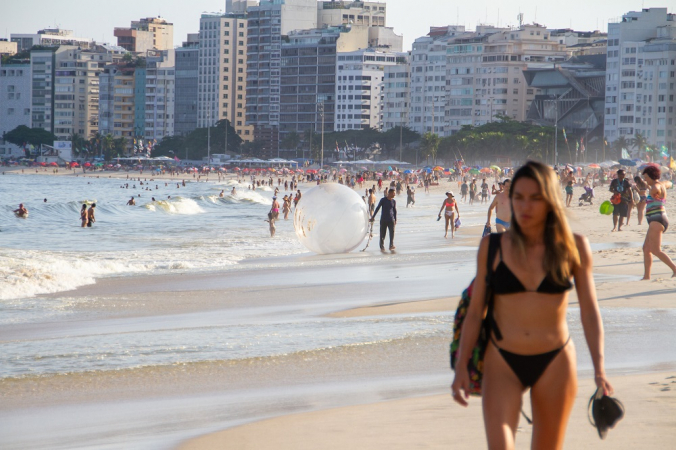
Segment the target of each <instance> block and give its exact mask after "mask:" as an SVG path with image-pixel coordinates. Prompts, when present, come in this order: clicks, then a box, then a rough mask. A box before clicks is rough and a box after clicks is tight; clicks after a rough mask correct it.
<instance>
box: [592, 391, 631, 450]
mask: <svg viewBox="0 0 676 450" xmlns="http://www.w3.org/2000/svg"><path fill="white" fill-rule="evenodd" d="M587 413H588V415H589V423H591V424H592V425H593V426H595V427H596V429H597V430H598V432H599V437H600V438H601V439H605V438H606V435H607V434H608V430H609V429H611V428H614V427H615V424H617V422H619V421H620V419H622V417H624V405H623V404H622V402H621V401H619V400H618V399H616V398H612V397H609V396H607V395H605V394H604V393H603V391H602V390H601V389H600V388H599V389H596V392H595V393H594V395H592V396H591V398H590V399H589V406H588V411H587Z"/></svg>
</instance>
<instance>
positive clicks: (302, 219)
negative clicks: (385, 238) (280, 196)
mask: <svg viewBox="0 0 676 450" xmlns="http://www.w3.org/2000/svg"><path fill="white" fill-rule="evenodd" d="M293 226H294V228H295V229H296V235H297V236H298V239H299V240H300V242H301V243H302V244H303V245H304V246H305V247H307V248H308V250H310V251H313V252H315V253H319V254H321V255H324V254H331V253H348V252H350V251H352V250H354V249H355V248H357V247H358V246H359V245H360V244H361V243H362V242H363V241H364V238H365V237H366V235H367V234H368V229H369V215H368V210H367V208H366V204H365V203H364V200H362V198H361V196H359V194H357V193H356V192H355V191H353V190H352V189H350V188H348V187H345V186H343V185H342V184H336V183H330V184H321V185H319V186H317V187H315V188H312V189H310V190H309V191H307V192H304V193H303V196H302V198H301V199H300V202H298V206H297V207H296V212H295V214H294V216H293Z"/></svg>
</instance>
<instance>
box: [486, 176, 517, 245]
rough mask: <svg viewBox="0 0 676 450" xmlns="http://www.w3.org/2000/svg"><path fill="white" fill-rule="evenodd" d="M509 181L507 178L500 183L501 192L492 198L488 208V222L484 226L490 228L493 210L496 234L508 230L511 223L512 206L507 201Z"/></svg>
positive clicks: (508, 200)
mask: <svg viewBox="0 0 676 450" xmlns="http://www.w3.org/2000/svg"><path fill="white" fill-rule="evenodd" d="M510 185H511V183H510V179H509V178H507V179H505V181H503V182H502V187H503V189H502V191H501V192H499V193H497V194H496V195H495V197H494V198H493V202H492V203H491V206H489V207H488V220H487V221H486V226H487V227H489V228H490V226H491V215H492V213H493V209H495V229H496V231H497V232H498V233H504V232H505V231H507V230H509V226H510V223H511V222H512V205H511V201H510V199H509V187H510Z"/></svg>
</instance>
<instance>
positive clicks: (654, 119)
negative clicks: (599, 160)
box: [604, 8, 676, 151]
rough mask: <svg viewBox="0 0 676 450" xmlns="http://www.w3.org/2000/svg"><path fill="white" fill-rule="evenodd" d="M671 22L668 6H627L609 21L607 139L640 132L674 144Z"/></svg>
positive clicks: (675, 48)
mask: <svg viewBox="0 0 676 450" xmlns="http://www.w3.org/2000/svg"><path fill="white" fill-rule="evenodd" d="M675 26H676V15H674V14H669V13H667V8H646V9H643V10H641V11H631V12H628V13H627V14H625V15H624V16H622V20H621V21H620V22H617V23H610V24H608V53H607V66H606V109H605V130H604V134H605V137H606V139H607V141H608V142H609V143H612V142H614V141H615V140H617V139H618V138H620V137H624V138H625V139H627V140H629V141H630V140H631V139H633V138H634V137H635V136H636V135H637V134H641V135H643V136H644V137H646V138H647V139H648V142H649V143H650V144H653V145H658V146H662V145H669V143H670V146H671V147H672V149H673V146H674V140H675V139H674V138H675V137H674V136H673V126H674V125H675V123H674V121H676V117H675V116H674V105H676V103H674V94H675V93H676V91H675V90H674V84H675V83H676V78H674V75H675V71H676V68H675V67H676V66H675V62H674V61H675V60H676V39H675V37H676V36H675V34H674V27H675ZM670 121H671V122H670ZM658 133H659V135H658ZM669 134H671V136H670V135H669ZM639 151H643V149H640V150H639Z"/></svg>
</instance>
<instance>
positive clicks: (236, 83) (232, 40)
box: [197, 2, 253, 141]
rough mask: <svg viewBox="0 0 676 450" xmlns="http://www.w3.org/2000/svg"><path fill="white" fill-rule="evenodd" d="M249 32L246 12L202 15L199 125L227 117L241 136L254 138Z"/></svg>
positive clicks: (199, 66) (198, 86) (199, 62)
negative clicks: (249, 121)
mask: <svg viewBox="0 0 676 450" xmlns="http://www.w3.org/2000/svg"><path fill="white" fill-rule="evenodd" d="M235 3H236V4H235V5H234V6H237V5H241V6H242V7H243V5H244V4H245V2H235ZM234 6H233V7H234ZM247 33H248V28H247V16H246V14H238V13H227V14H224V15H222V14H203V15H202V17H201V19H200V37H199V42H200V44H199V59H198V84H197V89H198V98H197V126H198V127H200V128H205V127H207V125H211V126H213V125H214V124H215V123H216V122H218V121H219V120H223V119H227V120H228V121H230V124H231V125H232V127H233V128H234V129H235V131H236V132H237V134H238V135H239V136H240V137H241V138H242V139H244V140H247V141H251V140H253V127H252V126H251V125H247V124H246V104H247V103H246V102H247V94H246V86H247V84H246V83H247V47H246V45H247Z"/></svg>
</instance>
